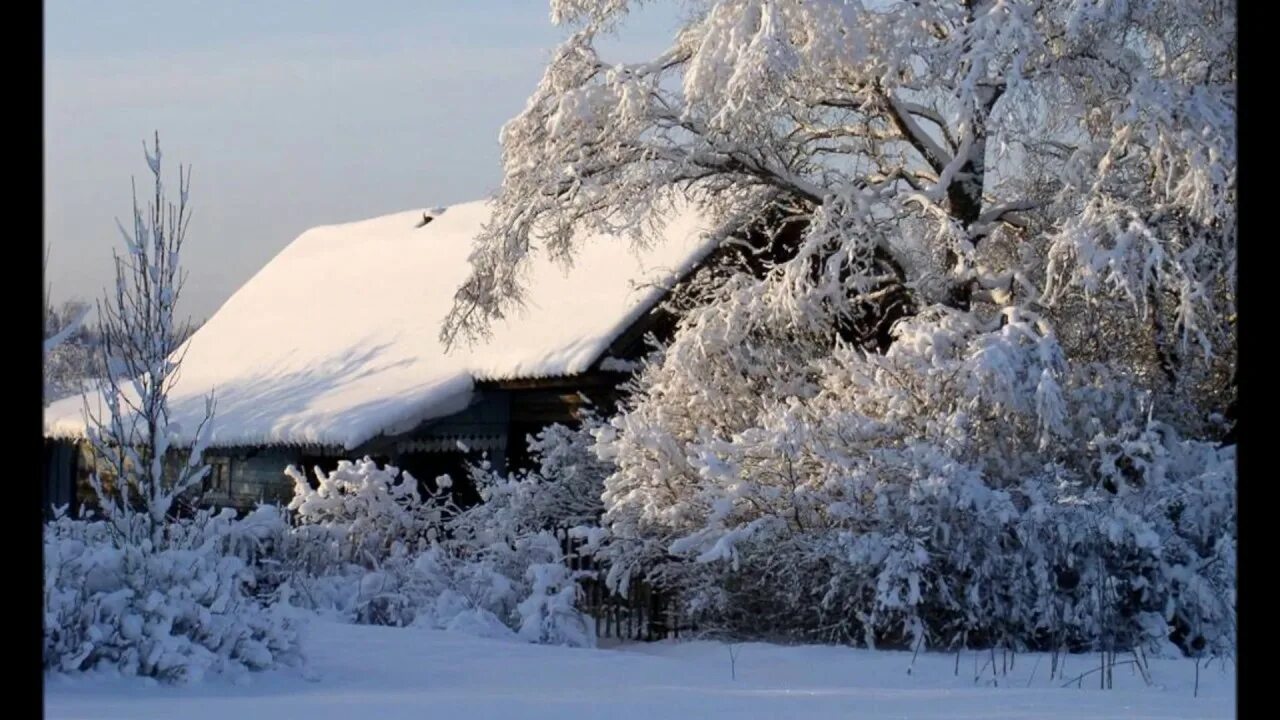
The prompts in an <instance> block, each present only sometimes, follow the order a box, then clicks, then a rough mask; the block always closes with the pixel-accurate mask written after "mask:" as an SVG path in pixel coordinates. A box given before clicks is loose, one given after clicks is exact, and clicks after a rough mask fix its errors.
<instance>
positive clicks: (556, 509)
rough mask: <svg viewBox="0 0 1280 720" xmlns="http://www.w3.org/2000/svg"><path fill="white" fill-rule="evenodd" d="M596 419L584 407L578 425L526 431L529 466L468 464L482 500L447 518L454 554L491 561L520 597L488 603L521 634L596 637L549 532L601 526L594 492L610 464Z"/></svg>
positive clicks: (575, 532) (572, 639)
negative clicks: (600, 449) (597, 438)
mask: <svg viewBox="0 0 1280 720" xmlns="http://www.w3.org/2000/svg"><path fill="white" fill-rule="evenodd" d="M600 424H601V423H600V421H599V420H598V419H596V417H595V416H594V415H590V414H588V415H587V416H585V417H584V418H583V419H582V424H581V425H580V426H579V427H577V428H569V427H566V426H564V425H559V424H555V425H550V426H548V427H546V428H544V429H543V430H542V431H541V432H539V433H538V434H537V435H535V436H532V437H530V438H529V451H530V456H531V457H532V458H533V459H534V460H535V463H536V465H535V467H534V468H532V469H529V470H520V471H516V472H513V473H510V474H505V475H504V474H500V473H496V472H493V471H492V470H491V469H490V468H489V467H488V466H487V465H485V464H482V465H480V466H478V467H474V468H473V469H472V472H471V480H472V482H473V483H474V484H475V486H476V488H477V490H479V493H480V497H481V502H480V503H478V504H476V505H474V506H472V507H469V508H467V509H465V510H462V511H461V512H458V513H457V514H455V515H454V516H453V517H452V518H451V519H450V520H449V522H448V528H449V540H448V541H447V545H448V547H449V548H450V550H451V552H452V554H453V555H454V556H455V557H457V558H458V559H459V560H461V561H463V562H465V563H479V564H481V565H482V566H484V567H487V568H492V570H493V571H494V572H497V573H499V574H500V575H501V576H502V577H504V578H506V579H507V580H508V581H509V582H510V583H511V585H512V587H513V588H514V589H515V596H516V597H519V598H523V600H521V601H520V603H519V605H518V606H503V607H491V608H490V609H491V610H492V611H493V612H495V614H497V615H498V616H499V617H502V618H504V619H505V620H506V621H507V622H509V623H510V624H511V625H512V627H513V628H516V629H518V630H519V632H520V635H521V637H524V638H526V639H530V640H533V641H536V642H549V643H554V644H569V645H594V643H595V633H594V625H592V624H591V620H590V618H588V617H586V616H584V615H583V614H582V613H580V612H579V611H578V610H577V609H576V607H575V601H576V599H577V592H578V583H577V580H578V577H577V575H576V574H574V573H572V572H571V571H570V570H569V568H568V565H567V563H568V562H569V558H566V557H564V549H563V548H562V547H561V542H560V540H559V539H557V536H556V534H555V533H557V532H559V533H561V534H562V535H564V536H566V537H568V536H570V535H572V536H574V537H578V536H581V535H583V534H590V533H591V531H592V530H593V529H596V530H598V528H599V519H600V514H601V511H602V505H601V501H600V494H601V490H602V488H603V481H604V477H605V476H606V474H607V473H608V472H609V471H610V470H611V468H612V465H611V464H609V463H606V462H602V461H601V460H600V459H599V458H598V457H597V455H596V454H595V452H594V451H593V450H592V447H593V445H594V437H593V435H592V432H593V431H594V429H595V428H597V427H599V426H600ZM576 544H580V543H577V542H575V545H576ZM574 551H575V552H581V551H582V549H581V548H575V549H574Z"/></svg>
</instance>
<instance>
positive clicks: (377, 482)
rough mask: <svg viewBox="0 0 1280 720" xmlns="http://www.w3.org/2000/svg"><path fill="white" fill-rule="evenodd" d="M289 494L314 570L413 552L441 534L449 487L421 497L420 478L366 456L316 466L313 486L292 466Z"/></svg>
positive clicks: (309, 564)
mask: <svg viewBox="0 0 1280 720" xmlns="http://www.w3.org/2000/svg"><path fill="white" fill-rule="evenodd" d="M285 474H286V475H287V476H288V477H289V478H290V479H292V480H293V484H294V491H293V499H292V500H290V501H289V505H288V508H287V509H288V510H289V511H291V516H292V518H293V520H294V524H295V525H296V527H297V533H296V535H297V537H298V542H299V544H300V550H301V552H302V553H303V558H302V559H303V560H304V561H305V563H306V565H307V567H308V568H309V569H310V570H312V571H313V572H316V571H321V572H322V571H323V570H324V569H325V568H327V567H332V566H341V565H347V564H358V565H365V566H371V567H372V566H376V565H378V564H379V563H381V561H382V560H383V559H384V558H389V557H398V556H402V555H405V554H414V553H416V552H419V551H421V550H423V549H425V548H426V547H427V546H428V545H429V544H430V543H431V542H432V541H434V540H438V539H439V532H440V528H441V523H442V520H443V518H444V514H445V513H446V512H448V509H449V504H450V503H449V500H448V494H447V492H443V491H442V492H438V493H435V494H431V495H428V496H427V497H426V498H424V497H422V495H421V494H420V492H419V486H418V481H417V479H415V478H414V477H413V476H412V475H410V474H409V473H407V472H406V473H402V472H401V471H400V469H399V468H396V467H394V466H391V465H387V466H385V467H379V466H378V464H377V463H376V462H374V461H373V460H372V459H370V458H368V457H365V458H363V459H361V460H358V461H355V462H353V461H350V460H340V461H338V466H337V468H335V469H334V470H333V471H332V472H328V473H326V472H324V471H323V470H320V469H319V468H316V471H315V475H316V486H315V487H312V486H311V483H310V482H308V479H307V477H306V475H305V474H304V473H303V471H302V470H299V469H298V468H295V467H293V466H290V467H288V468H286V469H285Z"/></svg>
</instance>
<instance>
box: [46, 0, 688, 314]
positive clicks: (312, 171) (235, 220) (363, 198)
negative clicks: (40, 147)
mask: <svg viewBox="0 0 1280 720" xmlns="http://www.w3.org/2000/svg"><path fill="white" fill-rule="evenodd" d="M44 5H45V79H44V90H45V99H44V112H45V120H44V156H45V165H44V171H45V174H44V192H45V206H44V220H45V238H44V240H45V242H46V243H48V244H49V245H50V260H49V277H48V280H49V281H50V282H51V283H52V286H53V295H54V299H55V300H56V301H61V300H63V299H66V298H69V297H81V298H86V299H91V298H94V297H97V296H98V295H99V294H100V293H101V289H102V288H103V287H104V285H105V284H106V283H108V282H109V281H110V278H111V270H110V258H111V249H112V247H113V246H114V245H115V244H117V243H118V242H119V236H118V233H117V231H116V230H115V218H117V217H121V218H124V217H127V216H128V214H129V212H130V185H129V182H130V178H131V177H134V178H137V179H138V181H139V182H145V177H144V175H145V172H146V165H145V162H144V160H143V157H142V152H141V149H142V148H141V142H142V140H143V138H150V137H151V134H152V131H154V130H159V131H160V139H161V145H162V147H163V149H164V151H165V159H166V167H167V168H168V170H169V172H170V174H171V175H172V174H173V172H174V171H175V170H176V166H175V163H177V162H182V163H184V164H187V163H189V164H191V165H192V166H193V168H194V172H193V187H192V193H191V198H192V204H193V206H194V211H193V218H192V224H191V231H190V234H189V238H188V247H187V251H186V253H185V260H186V263H187V266H188V270H189V280H188V284H187V288H186V290H185V299H184V303H183V308H181V309H182V311H183V312H184V314H189V315H191V316H193V317H196V318H202V317H207V316H209V315H211V314H212V313H213V312H214V311H215V310H216V309H217V307H218V306H219V305H220V304H221V303H222V302H223V301H224V300H226V298H227V297H228V296H229V295H230V294H231V293H232V292H233V291H234V290H235V289H236V288H237V287H239V286H240V285H241V284H242V283H243V282H244V281H245V280H247V279H248V278H249V277H250V276H251V275H252V274H253V273H254V272H256V271H257V270H258V268H260V267H262V265H263V264H264V263H266V262H267V260H269V259H270V258H271V257H272V256H273V255H275V253H277V252H278V251H279V250H280V249H281V248H283V247H284V246H285V244H287V243H288V242H289V241H290V240H292V239H293V238H294V237H295V236H297V235H298V233H300V232H301V231H303V230H305V229H307V228H308V227H312V226H315V225H321V224H325V223H334V222H345V221H350V220H358V219H362V218H366V217H372V216H375V215H381V214H385V213H389V212H394V211H399V210H407V209H412V208H416V207H428V206H432V205H447V204H450V203H455V202H460V201H466V200H471V199H475V198H478V197H481V196H483V195H485V194H487V193H489V192H491V191H492V190H494V189H495V188H496V187H497V185H498V182H499V179H500V173H501V167H500V164H499V157H500V148H499V146H498V131H499V129H500V128H501V126H502V123H503V122H505V121H506V120H507V119H509V118H510V117H511V116H512V115H514V114H515V113H517V112H519V111H520V109H521V108H522V107H523V106H524V102H525V98H526V97H527V96H528V95H529V93H530V91H531V90H532V89H533V88H534V86H535V85H536V83H537V81H538V78H539V77H540V76H541V73H542V69H543V66H544V64H545V62H546V60H547V58H548V57H549V55H550V52H551V49H552V48H553V47H554V46H555V44H556V43H557V42H558V40H559V39H560V38H561V37H563V36H564V34H565V33H566V32H567V31H566V30H564V29H562V28H556V27H554V26H552V25H551V23H550V20H549V14H548V6H547V4H546V3H545V2H543V1H541V0H465V1H463V0H452V1H446V0H416V1H410V0H376V2H365V3H359V2H352V1H351V0H313V1H312V2H296V1H287V2H286V1H284V0H273V1H272V2H249V1H247V0H216V1H215V0H181V1H180V2H174V1H173V0H167V1H158V0H120V1H119V2H113V3H103V2H100V1H90V0H49V1H48V2H46V3H45V4H44ZM674 29H675V13H674V12H673V11H672V10H671V9H670V8H666V7H658V8H655V9H651V10H647V11H645V12H644V13H642V14H641V15H639V16H637V17H635V18H634V19H633V21H632V22H631V23H630V24H629V25H628V27H627V28H626V29H625V31H624V34H623V36H622V38H621V39H619V40H616V41H614V42H613V43H611V44H612V46H613V48H614V50H615V51H616V55H615V56H614V57H617V58H621V59H628V60H629V59H635V58H638V57H643V56H647V55H650V54H652V53H653V52H655V51H657V50H658V49H659V48H660V47H661V46H662V45H663V44H664V43H665V41H666V40H667V39H668V38H669V37H671V35H672V33H673V32H674ZM317 292H323V288H320V287H318V288H317Z"/></svg>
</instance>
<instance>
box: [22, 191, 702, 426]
mask: <svg viewBox="0 0 1280 720" xmlns="http://www.w3.org/2000/svg"><path fill="white" fill-rule="evenodd" d="M422 216H423V212H422V211H421V210H413V211H408V212H402V213H396V214H393V215H387V216H385V217H379V218H374V219H371V220H364V221H361V222H354V223H347V224H343V225H331V226H326V227H318V228H314V229H312V230H308V231H307V232H305V233H303V234H302V235H300V236H299V237H298V238H297V239H296V240H294V241H293V242H292V243H290V244H289V246H288V247H286V248H285V249H284V250H282V251H281V252H280V253H279V254H278V255H276V257H275V258H274V259H272V260H271V261H270V262H269V263H267V265H266V266H265V267H263V268H262V270H260V271H259V272H258V273H257V275H255V276H254V277H253V278H251V279H250V280H249V281H248V282H247V283H245V285H244V286H243V287H241V288H240V289H239V290H238V291H237V292H236V293H235V294H234V295H232V296H231V298H230V299H229V300H227V302H226V303H225V304H224V305H223V306H222V308H221V309H220V310H219V311H218V312H217V313H216V314H215V315H214V316H213V317H212V318H210V319H209V321H208V322H207V323H205V325H204V326H203V327H201V328H200V329H199V330H198V331H197V332H196V333H195V334H194V335H193V336H192V338H191V339H190V341H189V347H188V350H187V352H186V355H185V358H184V360H183V363H182V368H181V374H180V376H179V378H178V380H177V382H176V384H175V387H174V389H173V392H172V394H171V395H170V409H171V416H172V418H173V420H174V421H176V422H177V423H179V426H180V427H181V428H185V429H187V430H188V431H191V430H194V428H195V427H196V425H197V423H198V420H199V419H200V417H201V415H202V413H203V409H204V397H205V396H206V395H207V394H208V393H209V392H211V391H212V392H213V393H214V396H215V400H216V403H217V410H216V414H215V419H214V430H213V444H214V445H222V446H231V445H300V444H317V445H330V446H343V447H346V448H353V447H356V446H358V445H360V444H361V443H363V442H365V441H366V440H368V439H370V438H372V437H375V436H377V435H379V434H382V433H385V434H395V433H399V432H403V431H405V430H408V429H410V428H412V427H413V426H415V425H417V424H418V423H420V422H422V421H424V420H430V419H433V418H438V417H442V416H445V415H450V414H452V413H454V412H457V411H459V410H461V409H463V408H464V407H466V406H467V404H468V403H469V402H470V398H471V393H472V387H473V384H474V382H476V381H478V380H504V379H517V378H543V377H553V376H560V375H572V374H575V373H579V372H582V371H584V370H586V369H588V368H589V367H590V366H591V365H592V363H594V362H595V361H596V360H597V359H599V358H600V356H601V355H602V354H603V353H604V351H605V350H606V348H607V347H608V346H609V344H610V343H611V342H612V341H613V340H614V339H615V338H617V337H618V336H619V335H620V334H621V333H622V332H623V331H624V330H626V329H627V328H628V327H629V326H630V325H631V324H632V323H633V322H634V321H635V320H637V319H638V318H639V317H640V316H642V315H643V314H644V313H645V312H647V311H648V310H649V309H650V308H651V307H652V306H653V305H654V304H655V303H656V302H657V301H658V300H659V299H660V297H661V294H662V292H663V290H662V287H664V286H667V285H669V283H670V282H671V281H673V280H674V279H676V278H677V277H679V276H681V275H683V274H684V273H686V272H687V271H688V270H689V269H690V268H692V267H693V266H694V265H695V264H696V263H697V262H698V261H699V260H700V259H701V258H702V257H703V256H704V255H705V254H706V252H707V251H709V249H710V244H711V243H710V241H709V240H708V239H707V234H706V233H705V228H704V226H703V224H702V221H701V218H700V217H699V216H698V215H697V214H696V213H695V212H693V211H692V210H686V211H682V212H679V213H675V214H674V215H673V216H672V217H671V218H670V219H669V220H668V221H667V223H666V226H665V229H664V230H663V232H662V238H661V239H660V240H659V241H658V242H656V243H654V244H653V245H652V246H650V247H647V248H645V249H642V250H635V249H633V246H632V243H630V242H628V241H627V240H625V239H622V238H597V239H595V240H594V241H592V242H587V243H584V244H582V246H581V251H580V253H579V254H578V255H576V257H575V259H574V263H573V265H572V267H570V268H568V269H566V268H565V267H564V266H563V265H561V264H559V263H556V262H555V261H553V260H551V259H548V258H546V257H545V256H543V255H538V256H537V258H536V259H535V260H533V261H532V262H531V263H530V267H529V270H528V276H527V279H528V285H527V287H528V292H527V296H526V306H525V308H524V309H523V310H522V311H521V312H518V313H515V314H513V316H512V317H509V318H508V319H506V320H503V321H501V322H498V323H496V324H495V325H494V326H493V333H492V335H491V336H490V339H489V340H488V341H484V342H481V343H479V344H476V345H471V346H467V345H465V344H459V345H457V346H455V347H454V348H453V349H452V350H451V351H449V352H446V351H445V348H444V347H443V346H442V344H441V343H440V340H439V330H440V322H441V320H442V319H443V318H444V316H445V314H446V313H447V312H448V310H449V308H450V307H451V305H452V302H453V295H454V291H455V289H456V288H457V287H458V286H459V285H460V284H461V283H462V281H463V280H464V279H465V278H466V276H467V274H468V273H469V271H470V265H469V263H468V261H467V258H468V255H469V254H470V252H471V250H472V247H473V239H474V238H475V236H476V235H477V234H478V233H479V231H480V228H481V226H482V225H483V224H484V222H485V220H486V219H487V218H488V216H489V207H488V204H487V203H485V202H483V201H480V202H472V203H466V204H462V205H455V206H453V207H449V208H446V209H445V210H444V211H443V212H441V213H439V214H438V216H436V217H435V218H434V219H433V220H432V221H431V222H430V223H428V224H427V225H425V226H421V227H415V226H417V225H418V224H419V223H420V222H421V220H422ZM83 409H84V402H83V400H82V398H80V397H71V398H66V399H64V400H61V401H58V402H55V403H53V404H51V405H50V406H49V407H48V408H46V410H45V434H46V435H48V436H50V437H83V436H84V412H83ZM179 440H180V441H184V442H189V438H186V437H183V436H182V434H181V432H179Z"/></svg>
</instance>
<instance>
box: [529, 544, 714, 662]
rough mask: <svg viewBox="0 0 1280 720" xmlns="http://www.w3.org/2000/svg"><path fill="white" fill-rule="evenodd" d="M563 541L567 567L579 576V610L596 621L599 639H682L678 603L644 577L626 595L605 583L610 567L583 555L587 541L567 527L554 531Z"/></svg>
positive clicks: (633, 582) (629, 588)
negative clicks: (576, 535) (574, 534)
mask: <svg viewBox="0 0 1280 720" xmlns="http://www.w3.org/2000/svg"><path fill="white" fill-rule="evenodd" d="M553 534H554V535H555V537H556V539H557V540H559V541H560V551H561V553H563V555H564V562H565V565H567V566H568V568H569V570H571V571H573V573H574V574H575V575H577V576H578V578H579V580H578V609H579V610H580V611H582V612H583V613H585V614H586V615H589V616H590V617H591V618H592V619H594V620H595V626H596V637H599V638H612V639H617V640H644V641H653V640H665V639H667V638H678V637H680V632H681V630H688V629H689V628H688V627H687V626H683V624H682V620H683V618H682V616H681V615H680V614H679V613H678V612H677V604H676V603H675V602H673V600H674V598H672V597H671V596H670V595H669V594H667V593H664V592H662V591H660V590H658V589H656V588H654V587H653V586H652V585H650V584H649V583H647V582H645V580H644V579H643V578H640V577H636V578H632V579H631V581H630V582H628V583H627V591H626V593H625V594H623V593H618V592H615V591H613V590H610V589H609V587H608V585H607V584H606V583H605V575H606V574H607V573H608V568H607V567H604V566H603V565H602V564H601V563H600V562H599V561H598V560H597V559H596V558H595V557H594V556H593V555H591V554H590V553H586V552H582V551H581V550H582V548H583V546H584V545H585V544H586V540H585V539H583V538H580V537H575V536H573V534H572V532H571V529H570V528H568V527H558V528H556V529H555V530H554V531H553Z"/></svg>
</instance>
